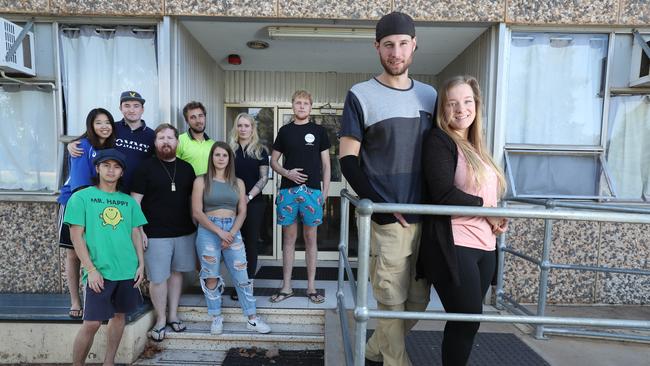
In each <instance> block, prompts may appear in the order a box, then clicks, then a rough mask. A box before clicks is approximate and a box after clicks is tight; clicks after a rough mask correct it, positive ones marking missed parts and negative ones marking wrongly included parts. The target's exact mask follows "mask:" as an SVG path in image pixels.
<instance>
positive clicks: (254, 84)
mask: <svg viewBox="0 0 650 366" xmlns="http://www.w3.org/2000/svg"><path fill="white" fill-rule="evenodd" d="M225 73H226V78H225V79H226V86H225V91H226V103H288V102H290V101H291V95H292V94H293V92H294V91H296V90H298V89H305V90H307V91H309V92H310V93H311V94H312V98H313V99H314V104H323V103H332V104H334V103H340V104H342V103H343V102H344V101H345V96H346V95H347V92H348V90H349V89H350V87H352V85H354V84H356V83H358V82H361V81H364V80H368V79H370V78H371V77H373V76H374V75H373V74H365V73H360V74H351V73H335V72H283V71H226V72H225ZM413 78H415V79H417V80H419V81H421V82H424V83H427V84H435V80H436V79H435V77H434V76H432V75H413ZM318 107H320V106H318Z"/></svg>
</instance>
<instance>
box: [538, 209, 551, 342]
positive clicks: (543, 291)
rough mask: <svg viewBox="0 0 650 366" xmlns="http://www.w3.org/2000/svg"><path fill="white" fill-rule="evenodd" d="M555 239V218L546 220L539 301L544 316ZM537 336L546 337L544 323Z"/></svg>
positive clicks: (539, 313) (540, 326)
mask: <svg viewBox="0 0 650 366" xmlns="http://www.w3.org/2000/svg"><path fill="white" fill-rule="evenodd" d="M552 241H553V220H551V219H545V220H544V245H543V246H542V260H541V261H540V264H539V295H538V300H537V301H538V302H537V316H544V313H545V312H546V296H547V292H548V273H549V271H550V269H551V268H550V260H549V257H550V253H551V243H552ZM535 338H537V339H544V324H540V325H537V326H536V327H535Z"/></svg>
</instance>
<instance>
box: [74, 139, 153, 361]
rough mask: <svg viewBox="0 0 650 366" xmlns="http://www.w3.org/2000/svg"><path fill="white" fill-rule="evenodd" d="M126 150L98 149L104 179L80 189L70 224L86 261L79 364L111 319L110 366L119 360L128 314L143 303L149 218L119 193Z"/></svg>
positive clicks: (99, 172)
mask: <svg viewBox="0 0 650 366" xmlns="http://www.w3.org/2000/svg"><path fill="white" fill-rule="evenodd" d="M125 161H126V158H125V156H124V154H122V153H120V152H119V151H117V150H115V149H105V150H100V151H98V152H97V156H96V157H95V159H94V160H93V163H94V164H95V169H96V170H97V179H98V183H97V185H95V186H92V187H88V188H85V189H82V190H80V191H77V192H75V193H74V194H73V195H72V197H71V198H70V200H69V201H68V205H67V206H66V212H65V217H64V222H65V223H66V224H67V225H70V236H71V238H72V243H73V245H74V248H75V252H76V253H77V256H78V257H79V259H80V261H81V265H82V267H83V269H84V271H83V281H84V283H86V288H85V291H84V293H85V295H84V297H85V299H84V303H85V309H84V314H83V324H82V326H81V329H80V330H79V332H78V333H77V337H76V338H75V341H74V346H73V349H72V353H73V362H74V365H83V364H84V363H85V360H86V357H87V356H88V352H89V351H90V347H91V346H92V344H93V340H94V337H95V333H97V331H98V330H99V327H100V326H101V325H102V322H103V321H106V320H108V332H107V334H108V341H107V346H106V355H105V357H104V364H113V363H114V362H115V354H116V353H117V349H118V347H119V345H120V340H121V339H122V333H123V332H124V325H125V323H126V316H125V314H126V313H128V312H131V311H134V310H135V309H136V308H137V307H138V305H139V304H140V303H141V302H142V295H141V294H140V290H139V288H138V286H139V285H140V283H141V282H142V280H143V279H144V259H143V257H144V255H143V249H142V240H141V238H140V229H139V227H140V226H142V225H144V224H146V223H147V220H146V219H145V217H144V214H143V213H142V210H141V209H140V206H139V205H138V204H137V203H136V202H135V200H134V199H133V198H131V197H130V196H129V195H126V194H124V193H122V192H120V191H118V185H119V183H120V179H121V177H122V175H123V174H124V171H125V169H126V163H125Z"/></svg>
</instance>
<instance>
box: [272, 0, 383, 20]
mask: <svg viewBox="0 0 650 366" xmlns="http://www.w3.org/2000/svg"><path fill="white" fill-rule="evenodd" d="M390 11H391V1H389V0H342V1H332V0H314V1H304V0H278V17H281V18H311V19H323V18H333V19H379V18H381V16H382V15H384V14H387V13H389V12H390Z"/></svg>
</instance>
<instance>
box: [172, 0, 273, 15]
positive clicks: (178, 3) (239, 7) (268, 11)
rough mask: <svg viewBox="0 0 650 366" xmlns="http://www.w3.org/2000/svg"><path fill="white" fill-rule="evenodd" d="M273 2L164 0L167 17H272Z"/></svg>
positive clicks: (252, 0) (255, 0) (269, 0)
mask: <svg viewBox="0 0 650 366" xmlns="http://www.w3.org/2000/svg"><path fill="white" fill-rule="evenodd" d="M275 6H276V1H275V0H208V1H196V0H166V1H165V13H166V14H167V15H222V16H241V17H260V18H265V17H274V16H275V15H276V11H275Z"/></svg>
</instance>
